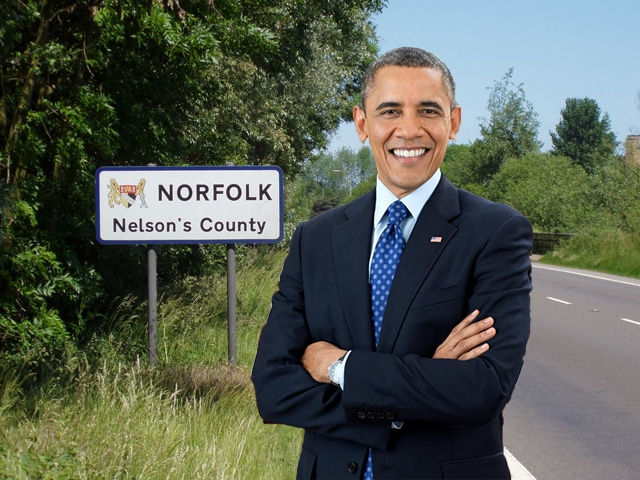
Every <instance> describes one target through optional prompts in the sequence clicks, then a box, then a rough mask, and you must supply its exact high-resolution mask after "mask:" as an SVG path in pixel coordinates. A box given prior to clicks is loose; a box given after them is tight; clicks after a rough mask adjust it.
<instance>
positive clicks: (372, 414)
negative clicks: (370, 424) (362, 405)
mask: <svg viewBox="0 0 640 480" xmlns="http://www.w3.org/2000/svg"><path fill="white" fill-rule="evenodd" d="M367 418H368V419H369V420H373V419H374V418H376V414H375V413H373V412H367Z"/></svg>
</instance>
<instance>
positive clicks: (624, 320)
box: [620, 318, 640, 325]
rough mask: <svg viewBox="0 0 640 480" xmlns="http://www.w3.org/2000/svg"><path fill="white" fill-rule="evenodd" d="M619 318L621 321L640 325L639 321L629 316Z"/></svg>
mask: <svg viewBox="0 0 640 480" xmlns="http://www.w3.org/2000/svg"><path fill="white" fill-rule="evenodd" d="M620 320H622V321H623V322H629V323H633V324H634V325H640V322H636V321H635V320H631V319H629V318H621V319H620Z"/></svg>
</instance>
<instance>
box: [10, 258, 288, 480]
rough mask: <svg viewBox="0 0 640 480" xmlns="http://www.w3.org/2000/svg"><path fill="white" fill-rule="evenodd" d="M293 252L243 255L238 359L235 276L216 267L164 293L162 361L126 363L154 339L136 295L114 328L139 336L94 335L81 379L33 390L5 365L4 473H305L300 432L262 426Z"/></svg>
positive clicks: (254, 476)
mask: <svg viewBox="0 0 640 480" xmlns="http://www.w3.org/2000/svg"><path fill="white" fill-rule="evenodd" d="M283 255H284V254H283V253H282V252H276V253H275V254H270V255H267V256H261V255H259V254H257V253H256V252H254V251H249V252H247V256H246V257H245V258H243V262H242V263H243V265H245V266H241V267H240V268H239V272H238V296H239V299H238V365H237V366H232V365H228V364H227V361H226V360H227V330H226V279H225V278H224V276H220V277H216V276H214V277H211V278H207V279H202V280H195V279H189V280H188V281H186V282H185V283H184V288H183V290H182V292H181V293H180V295H179V296H176V297H171V298H166V299H163V300H162V301H161V302H160V305H159V329H158V330H159V346H158V353H159V366H158V367H157V368H150V367H149V366H148V365H147V364H146V361H145V360H144V357H143V356H140V355H138V357H137V360H135V356H134V361H130V360H129V361H126V359H127V358H129V359H130V358H131V355H130V354H131V351H127V349H133V350H134V351H135V350H136V349H138V348H139V347H140V345H142V344H143V343H144V342H143V340H144V338H142V339H141V338H140V330H144V322H145V321H146V319H145V318H144V315H143V314H142V313H141V312H144V308H145V305H144V304H143V303H141V304H139V305H137V306H136V305H134V304H132V303H131V301H130V299H126V301H125V302H123V303H124V304H125V306H124V307H123V308H122V309H120V311H119V313H118V314H117V315H116V318H114V325H118V324H124V325H125V326H126V325H127V322H130V325H129V326H128V327H127V328H125V330H126V331H127V335H131V336H134V337H136V338H137V340H135V341H134V340H132V339H127V338H123V337H122V336H121V334H117V335H113V334H111V335H109V336H106V337H104V338H96V339H94V342H93V343H92V345H90V348H89V349H88V351H89V352H90V353H89V354H87V355H88V356H87V357H83V358H81V359H80V361H78V362H76V365H77V367H76V368H75V370H74V373H73V375H70V376H69V378H70V379H71V381H67V380H60V381H58V382H54V381H50V382H47V383H46V384H44V385H42V386H41V387H40V388H39V389H25V388H23V387H22V385H21V380H20V378H19V376H17V375H15V374H12V373H11V372H4V378H3V379H2V380H1V383H0V389H1V390H0V402H1V403H0V478H3V479H4V478H11V479H35V478H42V479H67V478H73V479H116V478H117V479H134V478H135V479H249V478H251V479H262V478H264V479H274V478H277V479H279V478H292V477H294V476H295V466H296V463H297V456H298V451H299V445H300V441H301V432H300V431H298V430H297V429H294V428H291V427H286V426H282V425H265V424H263V422H262V420H261V419H260V417H259V416H258V414H257V410H256V407H255V400H254V394H253V389H252V386H251V382H250V378H249V372H250V368H251V363H252V361H253V356H254V354H255V346H256V342H257V336H258V333H259V330H260V327H261V325H262V324H263V323H264V320H265V318H266V316H267V313H268V310H269V300H270V297H271V294H272V293H273V291H274V289H275V288H276V284H277V276H278V273H279V271H280V268H281V265H282V260H283ZM140 324H142V326H141V325H140ZM142 333H144V332H142ZM125 337H126V335H125Z"/></svg>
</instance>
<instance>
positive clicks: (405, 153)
mask: <svg viewBox="0 0 640 480" xmlns="http://www.w3.org/2000/svg"><path fill="white" fill-rule="evenodd" d="M426 151H427V149H426V148H417V149H414V150H397V149H396V150H394V151H393V153H394V155H397V156H398V157H405V158H407V157H419V156H420V155H424V153H425V152H426Z"/></svg>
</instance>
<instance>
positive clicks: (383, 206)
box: [373, 168, 442, 226]
mask: <svg viewBox="0 0 640 480" xmlns="http://www.w3.org/2000/svg"><path fill="white" fill-rule="evenodd" d="M441 176H442V173H441V172H440V169H439V168H438V170H436V172H435V173H434V174H433V175H432V176H431V178H430V179H429V180H427V181H426V182H424V183H423V184H422V185H420V186H419V187H418V188H416V189H415V190H414V191H413V192H411V193H410V194H409V195H406V196H404V197H402V203H404V205H405V207H407V209H408V210H409V212H410V213H411V216H412V217H413V218H414V219H417V218H418V216H419V215H420V212H422V208H423V207H424V206H425V204H426V203H427V201H428V200H429V198H431V195H432V194H433V192H434V191H435V189H436V187H437V186H438V183H439V182H440V177H441ZM396 200H398V198H397V197H396V196H395V195H394V194H393V193H391V192H390V191H389V189H388V188H387V187H386V186H385V185H384V183H382V182H381V181H380V177H378V179H377V181H376V209H375V212H374V215H373V225H374V226H375V225H378V223H380V221H381V220H382V218H383V217H384V215H385V213H387V209H388V208H389V205H391V204H392V203H393V202H395V201H396Z"/></svg>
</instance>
